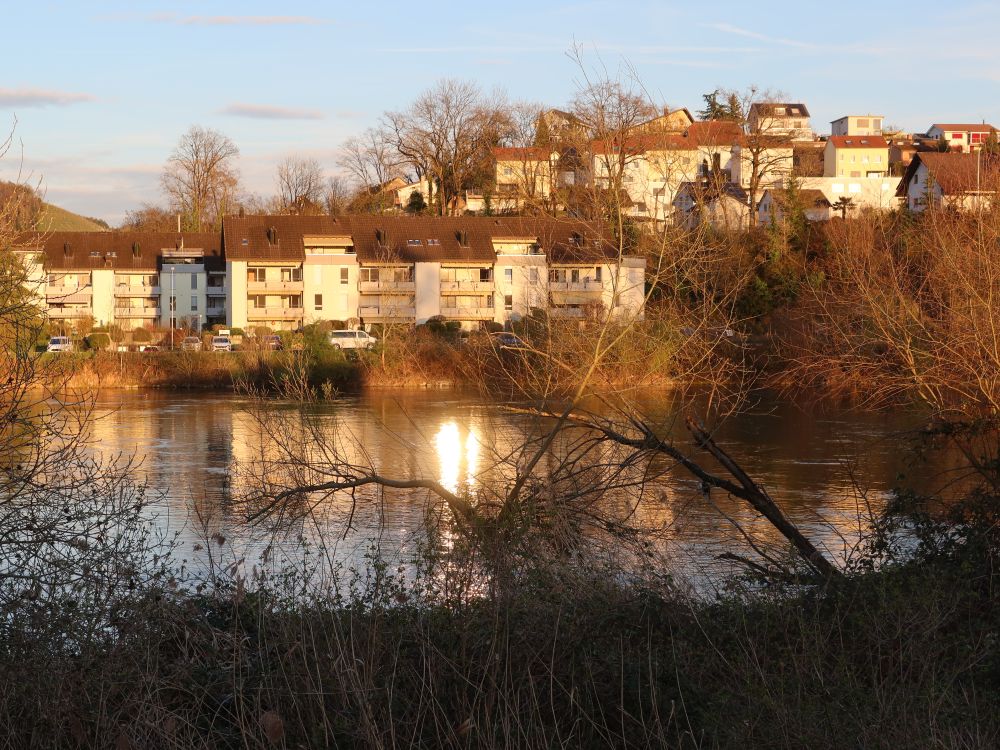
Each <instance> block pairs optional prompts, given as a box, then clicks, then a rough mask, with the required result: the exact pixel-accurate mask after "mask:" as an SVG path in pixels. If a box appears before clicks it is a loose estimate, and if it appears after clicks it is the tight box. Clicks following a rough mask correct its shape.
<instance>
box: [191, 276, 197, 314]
mask: <svg viewBox="0 0 1000 750" xmlns="http://www.w3.org/2000/svg"><path fill="white" fill-rule="evenodd" d="M197 288H198V274H196V273H193V274H191V290H192V291H194V290H195V289H197ZM192 309H193V308H192Z"/></svg>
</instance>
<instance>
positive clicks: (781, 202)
mask: <svg viewBox="0 0 1000 750" xmlns="http://www.w3.org/2000/svg"><path fill="white" fill-rule="evenodd" d="M791 199H792V198H791V197H790V195H789V193H788V191H787V190H784V189H782V188H768V189H767V190H765V191H764V195H763V196H762V197H761V199H760V203H758V204H757V217H758V224H760V226H766V225H768V224H770V223H771V222H781V221H783V220H784V219H785V217H786V216H787V215H788V211H789V207H788V203H789V200H791ZM794 200H797V201H798V205H799V206H800V207H801V208H802V211H803V213H804V214H805V217H806V220H807V221H828V220H829V219H830V218H831V217H832V216H833V214H832V212H831V209H830V201H829V200H827V197H826V196H825V195H824V194H823V191H822V190H816V189H815V188H808V189H805V190H802V189H799V190H797V191H796V192H795V198H794Z"/></svg>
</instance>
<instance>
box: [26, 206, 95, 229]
mask: <svg viewBox="0 0 1000 750" xmlns="http://www.w3.org/2000/svg"><path fill="white" fill-rule="evenodd" d="M38 228H39V229H40V230H41V231H43V232H104V231H107V230H108V225H107V224H104V223H103V222H101V223H98V220H95V219H89V218H87V217H86V216H80V215H79V214H75V213H73V212H72V211H67V210H66V209H65V208H59V206H53V205H52V204H51V203H45V204H43V206H42V210H41V213H40V214H39V218H38Z"/></svg>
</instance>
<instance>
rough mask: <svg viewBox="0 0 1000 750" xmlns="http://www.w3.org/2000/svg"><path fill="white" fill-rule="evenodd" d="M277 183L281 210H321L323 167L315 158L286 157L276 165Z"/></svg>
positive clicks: (294, 211)
mask: <svg viewBox="0 0 1000 750" xmlns="http://www.w3.org/2000/svg"><path fill="white" fill-rule="evenodd" d="M277 183H278V199H279V201H280V202H281V206H282V209H283V211H285V212H288V213H295V214H305V213H319V212H320V211H322V203H323V192H324V187H325V185H324V179H323V168H322V167H321V166H320V165H319V162H318V161H316V160H315V159H311V158H305V157H295V156H289V157H287V158H286V159H284V160H283V161H282V162H281V163H280V164H279V165H278V171H277Z"/></svg>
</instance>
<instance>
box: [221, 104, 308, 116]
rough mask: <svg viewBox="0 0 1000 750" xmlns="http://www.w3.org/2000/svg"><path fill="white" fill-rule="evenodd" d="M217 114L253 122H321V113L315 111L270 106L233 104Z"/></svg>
mask: <svg viewBox="0 0 1000 750" xmlns="http://www.w3.org/2000/svg"><path fill="white" fill-rule="evenodd" d="M219 114H223V115H232V116H233V117H250V118H252V119H255V120H322V119H323V113H322V112H320V111H319V110H315V109H298V108H295V107H276V106H273V105H270V104H243V103H239V102H234V103H233V104H229V105H227V106H225V107H223V108H222V109H220V110H219Z"/></svg>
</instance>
